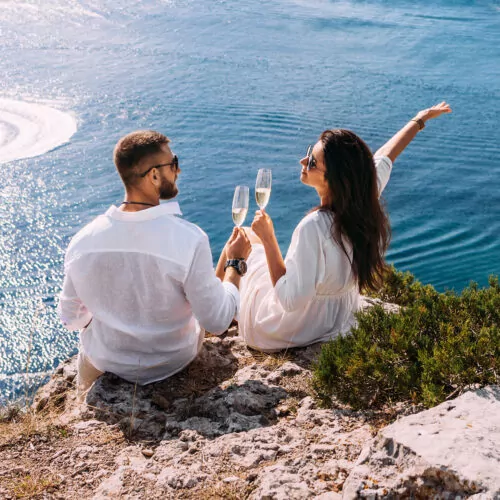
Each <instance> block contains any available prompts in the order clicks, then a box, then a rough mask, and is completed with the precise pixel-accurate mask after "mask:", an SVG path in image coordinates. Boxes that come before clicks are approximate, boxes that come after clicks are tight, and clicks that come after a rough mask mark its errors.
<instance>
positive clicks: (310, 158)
mask: <svg viewBox="0 0 500 500" xmlns="http://www.w3.org/2000/svg"><path fill="white" fill-rule="evenodd" d="M312 152H313V146H312V145H311V144H309V146H308V147H307V153H306V157H307V170H312V169H313V168H316V167H317V165H316V158H314V156H313V154H312Z"/></svg>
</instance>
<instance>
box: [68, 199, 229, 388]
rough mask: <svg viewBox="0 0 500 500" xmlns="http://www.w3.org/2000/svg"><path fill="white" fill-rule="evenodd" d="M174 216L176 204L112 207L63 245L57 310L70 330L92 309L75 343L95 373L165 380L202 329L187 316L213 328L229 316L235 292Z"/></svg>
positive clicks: (189, 355) (198, 235) (189, 228)
mask: <svg viewBox="0 0 500 500" xmlns="http://www.w3.org/2000/svg"><path fill="white" fill-rule="evenodd" d="M176 214H180V211H179V207H178V204H177V203H176V202H171V203H165V204H162V205H159V206H157V207H154V208H150V209H147V210H141V211H139V212H123V211H120V210H118V209H117V208H116V207H111V208H110V209H109V210H108V211H107V212H106V214H104V215H102V216H99V217H97V218H96V219H95V220H94V221H93V222H91V223H90V224H89V225H88V226H86V227H85V228H83V229H82V230H81V231H80V232H79V233H78V234H77V235H76V236H75V237H74V238H73V240H72V241H71V243H70V245H69V247H68V250H67V254H66V261H65V271H66V280H65V286H64V290H63V293H62V295H61V302H60V314H61V317H62V318H63V321H65V323H66V325H67V326H68V328H70V329H72V327H73V328H75V327H78V325H77V323H78V322H79V320H80V318H81V317H85V315H87V317H88V318H90V316H89V313H88V311H91V315H92V322H91V324H90V325H89V327H88V328H87V329H86V330H85V331H84V332H83V333H82V335H81V348H82V349H83V351H84V352H85V353H86V355H88V356H89V358H90V359H91V360H92V363H93V364H94V366H95V367H96V368H98V369H99V370H101V371H111V372H113V373H116V374H118V375H120V376H122V377H123V378H126V379H128V380H130V381H138V382H139V383H148V382H153V381H155V380H160V379H163V378H165V377H168V376H170V375H172V374H173V373H175V372H177V371H179V370H180V369H182V368H183V367H184V366H186V365H187V364H188V363H189V362H190V361H192V359H193V358H194V357H195V356H196V354H197V352H198V349H199V345H200V343H201V341H202V339H203V330H202V328H201V327H200V325H199V323H198V321H197V320H196V319H195V317H194V315H193V313H194V314H196V316H197V317H198V319H199V320H200V322H201V323H202V326H203V327H205V328H210V329H213V330H218V329H224V328H225V327H226V326H227V324H228V322H229V321H230V319H231V317H232V316H233V315H234V312H235V309H236V303H237V301H238V292H237V289H236V288H235V287H234V286H233V285H231V284H228V283H225V284H224V286H222V285H221V283H220V281H219V280H218V279H217V278H216V277H215V275H214V273H213V267H212V262H211V259H212V257H211V253H210V248H209V245H208V238H207V236H206V235H205V233H204V232H203V231H202V230H201V229H200V228H198V227H197V226H195V225H193V224H190V223H189V222H186V221H184V220H183V219H181V218H178V217H176ZM214 286H215V288H218V292H217V291H216V293H215V294H214ZM228 292H229V294H228ZM223 295H229V296H230V297H229V300H227V297H224V296H223ZM231 296H232V297H233V298H234V301H231ZM73 297H75V298H77V299H78V300H72V299H73ZM204 302H205V303H204ZM83 304H84V306H83V309H82V305H83ZM214 309H215V310H214ZM216 315H217V316H216ZM72 321H74V322H75V321H76V322H75V323H74V324H72ZM204 323H205V324H204ZM80 326H81V325H80ZM215 333H217V331H215Z"/></svg>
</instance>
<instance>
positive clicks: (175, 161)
mask: <svg viewBox="0 0 500 500" xmlns="http://www.w3.org/2000/svg"><path fill="white" fill-rule="evenodd" d="M172 165H173V167H174V170H175V171H176V172H177V170H179V158H177V155H174V157H173V158H172V161H171V162H170V163H162V164H161V165H153V166H152V167H149V168H148V169H147V170H146V171H145V172H143V173H142V174H140V175H139V177H146V175H148V173H149V172H151V170H153V168H161V167H171V166H172Z"/></svg>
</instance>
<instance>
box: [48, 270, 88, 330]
mask: <svg viewBox="0 0 500 500" xmlns="http://www.w3.org/2000/svg"><path fill="white" fill-rule="evenodd" d="M57 312H58V314H59V318H60V319H61V321H62V323H63V325H64V326H65V327H66V328H67V329H68V330H70V331H73V330H81V329H82V328H85V327H86V326H88V324H89V323H90V322H91V321H92V313H91V312H90V311H89V310H88V309H87V307H86V306H85V304H84V303H83V302H82V301H81V300H80V298H79V297H78V295H77V293H76V290H75V287H74V285H73V281H72V280H71V277H70V275H69V273H68V272H67V273H66V275H65V276H64V283H63V288H62V291H61V293H60V295H59V304H58V305H57Z"/></svg>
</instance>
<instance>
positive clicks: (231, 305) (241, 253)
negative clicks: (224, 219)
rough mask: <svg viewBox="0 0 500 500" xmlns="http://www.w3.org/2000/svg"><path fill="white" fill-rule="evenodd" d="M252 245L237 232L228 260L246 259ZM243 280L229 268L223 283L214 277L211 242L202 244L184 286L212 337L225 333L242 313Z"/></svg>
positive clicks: (233, 237) (203, 240)
mask: <svg viewBox="0 0 500 500" xmlns="http://www.w3.org/2000/svg"><path fill="white" fill-rule="evenodd" d="M250 251H251V245H250V242H249V241H248V238H246V235H245V233H244V232H243V231H241V233H240V231H239V230H238V229H236V230H235V231H234V232H233V234H232V236H231V238H230V240H229V241H228V243H227V245H226V252H227V258H228V259H236V258H244V259H246V258H247V257H248V255H249V254H250ZM240 279H241V276H240V275H239V274H238V272H237V271H236V269H234V268H233V267H228V268H227V269H226V271H225V272H224V278H223V282H221V280H220V279H219V278H217V276H216V275H215V273H214V269H213V260H212V252H211V250H210V245H209V242H208V238H206V237H204V238H203V239H202V240H201V241H200V242H199V244H198V246H197V248H196V250H195V254H194V257H193V260H192V262H191V267H190V269H189V272H188V275H187V277H186V280H185V282H184V291H185V293H186V297H187V299H188V301H189V303H190V304H191V307H192V309H193V313H194V315H195V317H196V318H197V319H198V321H199V322H200V325H201V326H202V327H203V328H205V330H207V331H209V332H210V333H214V334H220V333H223V332H225V331H226V330H227V329H228V327H229V325H230V324H231V321H232V320H233V318H234V317H235V316H236V315H237V313H238V309H239V301H240V295H239V291H238V288H239V285H240Z"/></svg>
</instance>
